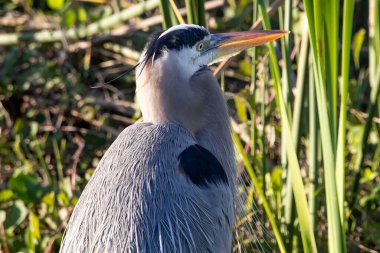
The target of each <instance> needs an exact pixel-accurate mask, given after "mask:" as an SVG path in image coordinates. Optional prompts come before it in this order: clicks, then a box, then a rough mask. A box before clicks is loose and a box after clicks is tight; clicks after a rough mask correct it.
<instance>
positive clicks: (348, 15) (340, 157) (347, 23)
mask: <svg viewBox="0 0 380 253" xmlns="http://www.w3.org/2000/svg"><path fill="white" fill-rule="evenodd" d="M353 15H354V0H346V1H344V9H343V38H342V40H343V41H342V43H343V46H342V91H341V104H340V117H339V133H338V135H339V136H338V147H337V149H338V150H337V157H336V159H337V160H336V184H337V190H338V203H339V211H340V223H341V227H342V230H343V233H342V237H343V238H342V240H343V246H344V248H345V247H346V243H345V241H346V238H345V232H344V231H345V226H346V217H345V212H344V209H345V208H344V203H345V158H346V122H347V94H348V82H349V74H350V49H351V36H352V19H353ZM344 251H346V249H344Z"/></svg>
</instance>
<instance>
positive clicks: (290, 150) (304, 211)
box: [259, 0, 317, 252]
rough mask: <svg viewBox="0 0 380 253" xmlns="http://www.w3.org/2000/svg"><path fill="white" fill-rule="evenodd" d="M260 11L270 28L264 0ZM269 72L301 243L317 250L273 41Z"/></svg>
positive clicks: (306, 247)
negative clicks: (283, 140)
mask: <svg viewBox="0 0 380 253" xmlns="http://www.w3.org/2000/svg"><path fill="white" fill-rule="evenodd" d="M259 7H260V13H261V16H262V18H263V26H264V28H265V29H270V23H269V18H268V15H267V13H266V5H265V2H264V0H259ZM268 47H269V55H270V66H271V68H270V69H271V73H272V76H273V78H274V88H275V91H276V104H277V107H278V109H279V110H280V116H281V120H282V121H283V122H284V123H283V124H284V125H285V129H284V130H285V133H286V135H287V137H286V139H287V155H288V162H289V168H290V169H291V170H292V172H291V175H292V178H293V181H292V186H293V192H294V196H295V200H296V208H297V214H298V220H299V223H300V230H301V236H302V243H303V245H304V250H305V252H317V247H316V243H315V238H314V232H313V230H312V227H311V226H310V222H309V209H308V204H307V199H306V193H305V188H304V185H303V181H302V176H301V171H300V166H299V163H298V158H297V153H296V149H295V145H294V143H293V140H292V134H291V126H290V122H289V115H288V111H287V108H286V103H285V100H284V97H283V92H282V87H281V80H280V71H279V68H278V61H277V56H276V54H275V51H274V47H273V43H268Z"/></svg>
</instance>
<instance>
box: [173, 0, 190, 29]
mask: <svg viewBox="0 0 380 253" xmlns="http://www.w3.org/2000/svg"><path fill="white" fill-rule="evenodd" d="M169 1H170V5H171V7H172V10H173V12H174V14H175V16H176V18H177V19H178V22H179V23H180V24H186V22H185V20H184V19H183V17H182V15H181V13H180V12H179V10H178V7H177V5H176V4H175V2H174V0H169Z"/></svg>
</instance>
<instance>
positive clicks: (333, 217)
mask: <svg viewBox="0 0 380 253" xmlns="http://www.w3.org/2000/svg"><path fill="white" fill-rule="evenodd" d="M322 4H323V3H322V1H320V0H315V1H311V0H304V5H305V10H306V14H307V18H308V23H309V29H310V42H311V48H312V52H313V59H314V65H313V66H314V73H315V80H316V82H315V84H316V86H315V89H316V94H317V104H318V114H319V125H320V131H321V136H323V138H321V139H322V153H323V162H324V169H325V173H324V175H325V186H326V205H327V222H328V226H329V229H328V245H329V251H330V252H336V253H340V252H344V251H345V246H344V241H343V238H344V235H343V233H344V230H343V228H342V226H341V222H340V211H339V204H338V193H337V188H336V175H335V161H336V160H335V156H336V148H335V146H334V141H333V135H332V129H331V118H330V116H329V112H328V103H327V99H326V90H325V85H326V77H325V53H324V50H325V47H324V46H323V45H324V36H323V35H324V33H323V20H321V18H320V17H323V11H322Z"/></svg>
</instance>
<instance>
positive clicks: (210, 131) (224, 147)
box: [195, 87, 236, 188]
mask: <svg viewBox="0 0 380 253" xmlns="http://www.w3.org/2000/svg"><path fill="white" fill-rule="evenodd" d="M217 88H218V91H214V92H212V93H210V97H209V101H212V103H213V104H210V105H209V106H208V108H207V115H206V119H205V120H206V121H207V122H206V124H205V126H207V127H204V128H202V129H200V130H199V131H198V132H197V133H195V138H196V139H197V141H198V142H199V144H200V145H202V146H204V147H205V148H207V149H208V150H210V151H211V152H212V153H213V154H214V155H215V156H216V157H217V158H218V160H219V161H220V163H221V164H222V166H223V168H225V171H226V174H227V177H228V179H229V180H228V181H229V182H230V183H231V186H232V188H234V187H235V184H236V167H235V166H236V164H235V152H234V146H233V142H232V137H231V128H230V120H229V116H228V113H227V107H226V103H225V101H224V98H223V94H222V92H221V90H220V89H219V87H217ZM211 96H212V97H211Z"/></svg>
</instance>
